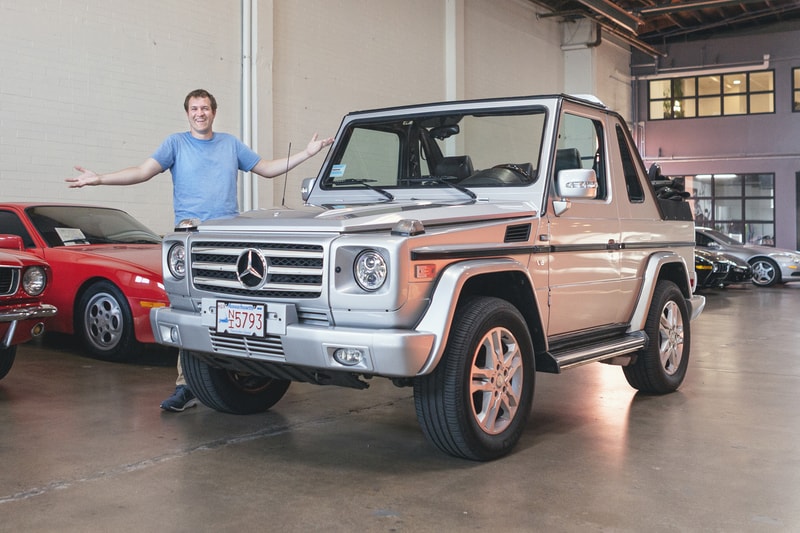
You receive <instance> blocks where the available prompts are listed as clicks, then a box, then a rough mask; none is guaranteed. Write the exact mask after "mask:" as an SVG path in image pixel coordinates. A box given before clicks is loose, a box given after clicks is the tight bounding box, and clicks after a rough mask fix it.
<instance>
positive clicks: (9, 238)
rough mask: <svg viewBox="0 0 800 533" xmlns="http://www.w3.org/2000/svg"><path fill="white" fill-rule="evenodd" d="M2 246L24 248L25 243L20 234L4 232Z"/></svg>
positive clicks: (0, 237) (0, 244) (7, 248)
mask: <svg viewBox="0 0 800 533" xmlns="http://www.w3.org/2000/svg"><path fill="white" fill-rule="evenodd" d="M0 248H1V249H3V250H24V249H25V244H24V243H23V242H22V237H20V236H19V235H11V234H7V233H4V234H2V235H0Z"/></svg>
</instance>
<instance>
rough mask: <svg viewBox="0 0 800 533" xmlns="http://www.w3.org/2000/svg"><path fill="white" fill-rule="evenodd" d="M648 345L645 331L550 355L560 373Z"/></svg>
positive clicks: (558, 351) (553, 352)
mask: <svg viewBox="0 0 800 533" xmlns="http://www.w3.org/2000/svg"><path fill="white" fill-rule="evenodd" d="M645 344H647V336H646V335H645V333H644V332H643V331H635V332H633V333H628V334H626V335H624V336H623V337H615V338H613V339H604V340H602V341H599V342H594V343H587V344H583V345H580V346H572V347H569V348H564V349H562V350H555V351H552V352H550V353H549V355H550V357H551V358H552V359H553V360H554V361H555V363H556V365H557V368H558V370H557V371H558V372H560V371H561V370H564V369H566V368H572V367H574V366H579V365H583V364H586V363H593V362H595V361H602V360H603V359H610V358H612V357H616V356H618V355H625V354H628V353H631V352H635V351H636V350H639V349H641V348H643V347H644V346H645Z"/></svg>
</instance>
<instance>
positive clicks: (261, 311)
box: [217, 301, 266, 337]
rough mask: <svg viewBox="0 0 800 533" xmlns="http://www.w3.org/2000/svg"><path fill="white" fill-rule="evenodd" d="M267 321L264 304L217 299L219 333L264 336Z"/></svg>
mask: <svg viewBox="0 0 800 533" xmlns="http://www.w3.org/2000/svg"><path fill="white" fill-rule="evenodd" d="M265 323H266V307H265V306H264V305H263V304H249V303H241V302H225V301H217V333H227V334H228V335H244V336H248V337H263V336H264V330H265V327H266V326H265Z"/></svg>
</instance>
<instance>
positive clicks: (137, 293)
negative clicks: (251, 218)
mask: <svg viewBox="0 0 800 533" xmlns="http://www.w3.org/2000/svg"><path fill="white" fill-rule="evenodd" d="M0 234H12V235H18V236H19V237H21V238H22V242H23V246H24V248H25V251H27V252H30V253H32V254H34V255H36V256H38V257H40V258H41V259H43V260H45V261H47V263H49V264H50V267H51V269H52V281H51V283H50V287H49V289H48V291H47V294H46V296H45V300H44V301H45V302H46V303H49V304H52V305H54V306H55V307H56V308H58V314H57V315H56V316H55V317H53V318H51V319H49V320H48V321H47V322H46V326H47V329H48V331H54V332H62V333H69V334H76V335H78V336H79V337H80V339H81V340H82V342H83V344H84V345H85V347H86V350H87V351H88V352H89V353H90V354H91V355H93V356H95V357H99V358H102V359H108V360H122V359H127V358H130V357H131V356H133V355H135V354H136V351H137V349H138V348H139V345H140V343H153V342H155V341H154V339H153V332H152V329H151V327H150V309H152V308H153V307H161V306H166V305H168V299H167V295H166V293H165V292H164V285H163V283H162V280H163V278H162V275H161V237H160V236H159V235H157V234H155V233H154V232H153V231H151V230H150V229H148V228H147V227H145V226H144V225H142V224H141V223H140V222H138V221H137V220H136V219H134V218H133V217H132V216H131V215H129V214H128V213H126V212H125V211H121V210H119V209H110V208H105V207H97V206H91V205H74V204H54V203H51V204H34V203H0Z"/></svg>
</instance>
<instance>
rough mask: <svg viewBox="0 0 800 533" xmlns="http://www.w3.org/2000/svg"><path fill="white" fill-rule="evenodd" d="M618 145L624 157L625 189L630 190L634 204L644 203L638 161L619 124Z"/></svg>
mask: <svg viewBox="0 0 800 533" xmlns="http://www.w3.org/2000/svg"><path fill="white" fill-rule="evenodd" d="M617 144H618V145H619V151H620V156H621V157H622V172H623V173H624V174H625V188H626V189H627V190H628V199H629V200H630V201H631V202H632V203H642V202H644V189H642V184H641V182H640V181H639V175H638V173H637V172H636V160H635V158H634V156H633V153H632V152H631V147H630V145H629V144H628V136H627V135H625V131H624V130H623V129H622V127H621V126H620V125H619V124H617Z"/></svg>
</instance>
